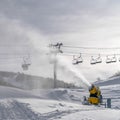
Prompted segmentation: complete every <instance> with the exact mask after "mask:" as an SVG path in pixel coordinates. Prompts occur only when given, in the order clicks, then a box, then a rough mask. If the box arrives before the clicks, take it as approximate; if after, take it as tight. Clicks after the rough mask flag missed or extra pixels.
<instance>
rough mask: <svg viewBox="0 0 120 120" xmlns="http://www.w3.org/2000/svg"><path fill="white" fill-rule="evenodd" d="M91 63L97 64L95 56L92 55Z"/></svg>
mask: <svg viewBox="0 0 120 120" xmlns="http://www.w3.org/2000/svg"><path fill="white" fill-rule="evenodd" d="M90 64H91V65H94V64H96V59H94V58H93V56H91V61H90Z"/></svg>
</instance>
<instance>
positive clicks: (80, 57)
mask: <svg viewBox="0 0 120 120" xmlns="http://www.w3.org/2000/svg"><path fill="white" fill-rule="evenodd" d="M77 62H78V63H82V62H83V59H82V56H81V53H80V56H79V57H78V58H77Z"/></svg>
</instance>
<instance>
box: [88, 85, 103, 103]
mask: <svg viewBox="0 0 120 120" xmlns="http://www.w3.org/2000/svg"><path fill="white" fill-rule="evenodd" d="M89 93H90V96H89V98H88V102H89V103H90V104H95V105H98V104H99V103H101V102H102V95H101V91H100V89H99V87H96V86H95V85H93V84H92V85H91V87H90V88H89Z"/></svg>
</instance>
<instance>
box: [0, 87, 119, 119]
mask: <svg viewBox="0 0 120 120" xmlns="http://www.w3.org/2000/svg"><path fill="white" fill-rule="evenodd" d="M101 89H102V92H103V94H104V95H105V96H107V97H111V96H112V97H116V99H115V100H116V101H113V103H112V109H108V108H105V107H104V106H101V107H98V106H94V105H89V106H88V105H82V103H81V99H82V96H84V95H86V96H87V95H88V91H86V90H84V89H48V90H39V89H37V90H32V91H25V90H20V89H17V88H11V87H3V86H0V120H10V119H12V120H69V119H70V120H113V119H114V120H120V109H119V106H120V105H119V103H120V102H119V95H117V94H115V93H116V90H120V86H111V87H110V86H109V87H108V86H106V87H105V86H104V87H101ZM111 89H112V92H111ZM116 95H117V96H116ZM117 106H118V107H117Z"/></svg>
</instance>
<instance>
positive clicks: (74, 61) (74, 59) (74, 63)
mask: <svg viewBox="0 0 120 120" xmlns="http://www.w3.org/2000/svg"><path fill="white" fill-rule="evenodd" d="M72 64H73V65H76V64H78V61H77V58H75V55H74V56H73V60H72Z"/></svg>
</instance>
